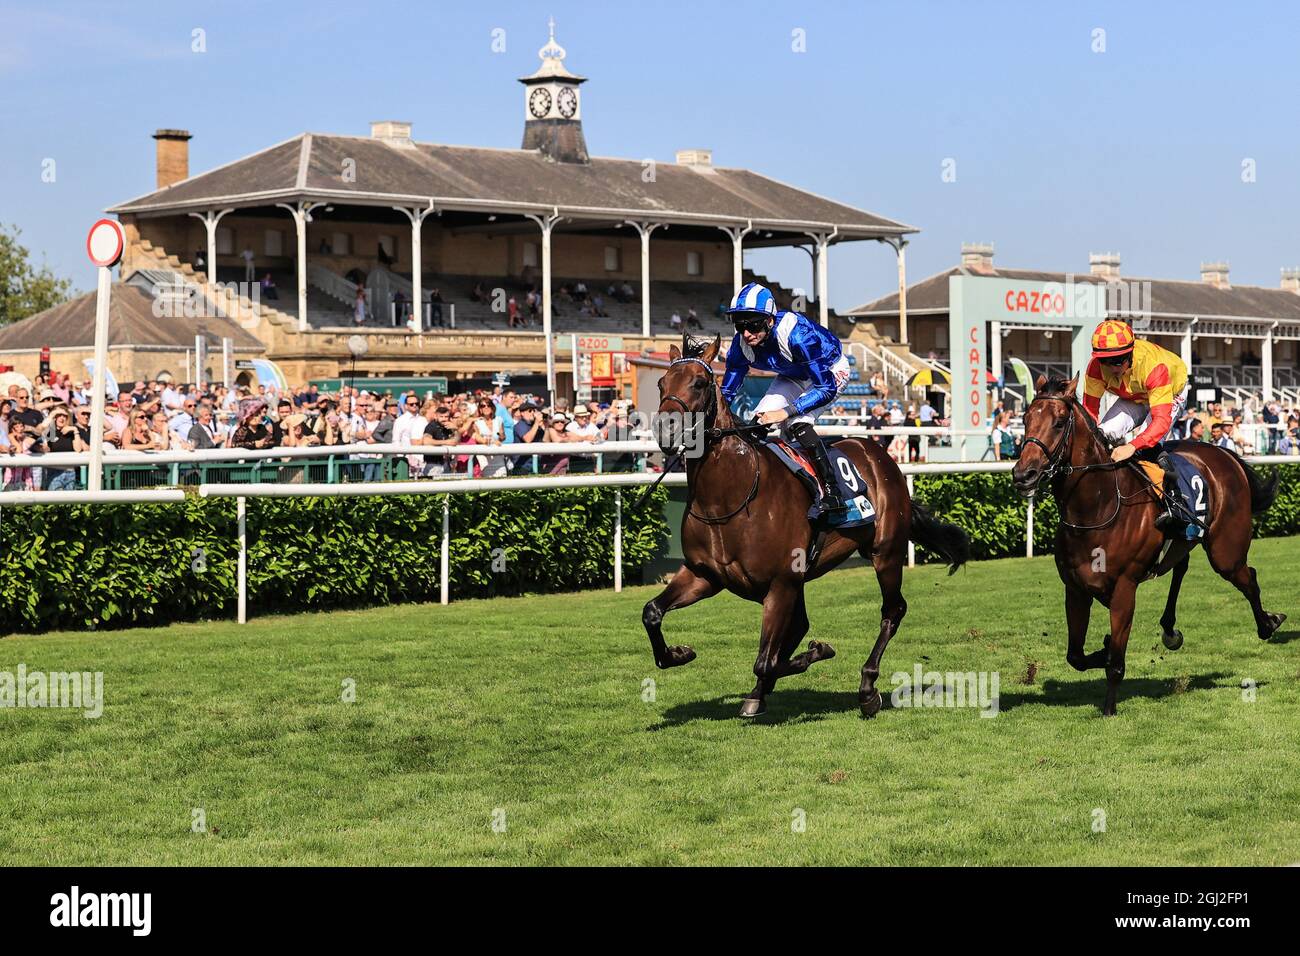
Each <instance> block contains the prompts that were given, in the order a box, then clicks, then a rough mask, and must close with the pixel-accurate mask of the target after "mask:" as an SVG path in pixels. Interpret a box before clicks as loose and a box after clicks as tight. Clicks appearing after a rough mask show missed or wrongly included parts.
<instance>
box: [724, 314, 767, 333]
mask: <svg viewBox="0 0 1300 956" xmlns="http://www.w3.org/2000/svg"><path fill="white" fill-rule="evenodd" d="M732 324H733V325H735V326H736V331H737V332H766V331H767V319H765V318H763V317H762V316H754V317H753V318H745V319H735V320H734V321H733V323H732Z"/></svg>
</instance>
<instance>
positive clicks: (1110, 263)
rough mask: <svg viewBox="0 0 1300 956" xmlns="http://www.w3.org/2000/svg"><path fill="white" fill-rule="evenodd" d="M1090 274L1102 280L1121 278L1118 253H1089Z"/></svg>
mask: <svg viewBox="0 0 1300 956" xmlns="http://www.w3.org/2000/svg"><path fill="white" fill-rule="evenodd" d="M1088 272H1089V273H1091V274H1092V275H1095V276H1097V277H1098V278H1101V279H1118V278H1119V253H1118V252H1090V253H1088Z"/></svg>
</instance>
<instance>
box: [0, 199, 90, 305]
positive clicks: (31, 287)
mask: <svg viewBox="0 0 1300 956" xmlns="http://www.w3.org/2000/svg"><path fill="white" fill-rule="evenodd" d="M21 234H22V230H21V229H19V228H18V227H17V226H12V227H10V226H5V225H4V224H3V223H0V326H4V325H8V324H9V323H11V322H17V321H18V320H19V319H25V318H27V316H29V315H35V314H36V313H37V312H42V311H44V310H45V309H48V308H50V307H51V306H55V305H58V304H59V303H60V302H66V301H67V300H68V299H69V298H70V297H71V295H72V280H71V279H60V278H59V277H57V276H56V275H55V274H54V273H53V272H51V271H50V267H49V266H47V265H42V266H41V267H40V269H36V268H35V267H34V266H33V265H32V263H31V260H30V256H31V253H30V252H28V251H27V248H26V247H25V246H22V245H20V244H19V242H18V237H19V236H20V235H21Z"/></svg>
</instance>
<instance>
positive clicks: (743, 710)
mask: <svg viewBox="0 0 1300 956" xmlns="http://www.w3.org/2000/svg"><path fill="white" fill-rule="evenodd" d="M765 713H767V703H766V702H765V701H764V700H763V698H761V697H746V698H745V699H744V700H743V701H741V702H740V716H741V717H757V716H759V715H760V714H765Z"/></svg>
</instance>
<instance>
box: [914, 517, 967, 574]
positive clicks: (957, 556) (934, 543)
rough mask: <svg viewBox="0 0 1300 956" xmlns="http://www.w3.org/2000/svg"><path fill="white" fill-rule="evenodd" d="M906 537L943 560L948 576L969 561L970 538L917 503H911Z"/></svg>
mask: <svg viewBox="0 0 1300 956" xmlns="http://www.w3.org/2000/svg"><path fill="white" fill-rule="evenodd" d="M908 537H910V538H911V539H912V540H913V541H915V542H916V543H917V544H919V545H920V546H921V547H923V548H925V549H926V550H927V551H933V552H934V553H935V554H937V555H938V556H939V557H941V558H943V560H944V562H945V563H946V564H947V565H948V573H949V574H956V573H957V569H958V568H959V567H961V566H962V565H963V564H965V563H966V562H967V561H968V560H970V538H969V537H967V535H966V532H965V531H963V530H962V529H961V528H959V527H957V526H956V525H955V524H950V523H949V522H947V521H940V520H939V519H938V518H936V517H935V516H934V515H932V514H930V512H929V509H927V508H926V507H925V506H924V505H922V504H921V503H920V502H917V501H913V502H912V532H911V534H910V535H908Z"/></svg>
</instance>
